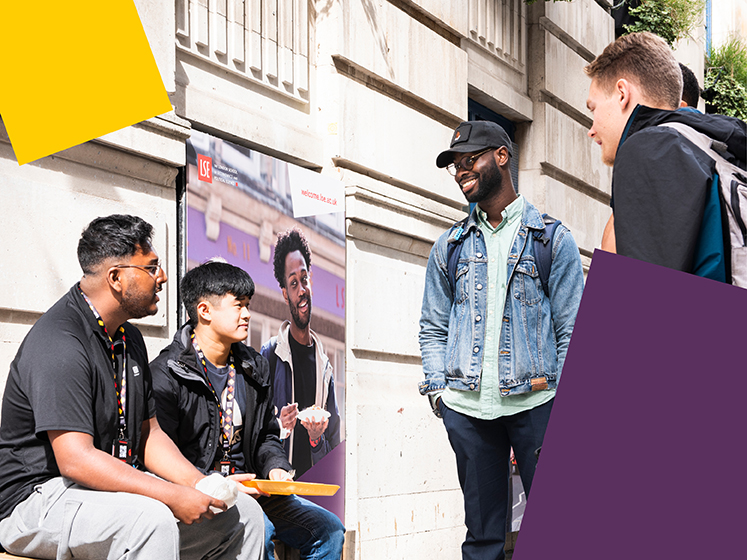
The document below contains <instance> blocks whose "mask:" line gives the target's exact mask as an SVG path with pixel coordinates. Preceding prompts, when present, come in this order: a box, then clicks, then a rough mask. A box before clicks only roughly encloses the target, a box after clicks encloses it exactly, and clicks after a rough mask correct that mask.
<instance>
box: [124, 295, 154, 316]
mask: <svg viewBox="0 0 747 560" xmlns="http://www.w3.org/2000/svg"><path fill="white" fill-rule="evenodd" d="M154 299H155V298H154V297H153V294H152V293H151V292H144V291H140V290H134V289H129V290H127V291H126V292H125V293H124V297H123V298H122V303H121V307H122V310H123V311H124V312H125V313H127V316H128V317H130V318H131V319H141V318H143V317H147V316H149V315H155V314H156V313H157V312H158V307H155V309H154Z"/></svg>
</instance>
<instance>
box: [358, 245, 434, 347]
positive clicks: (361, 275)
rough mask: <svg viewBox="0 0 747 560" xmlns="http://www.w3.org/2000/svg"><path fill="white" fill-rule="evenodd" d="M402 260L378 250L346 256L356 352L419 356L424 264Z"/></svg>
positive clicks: (360, 251)
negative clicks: (353, 277) (350, 269)
mask: <svg viewBox="0 0 747 560" xmlns="http://www.w3.org/2000/svg"><path fill="white" fill-rule="evenodd" d="M363 245H364V244H356V248H358V249H360V247H361V246H363ZM402 257H403V256H402V255H398V254H397V253H396V252H392V254H391V255H386V254H382V251H379V250H371V251H368V250H354V249H352V250H349V251H348V266H349V267H350V266H352V267H353V269H354V270H355V274H356V281H355V283H354V285H353V287H350V286H348V288H347V289H348V298H347V301H348V308H349V314H348V328H351V327H352V328H353V329H354V332H355V338H354V339H353V344H354V346H355V348H360V349H364V350H368V351H372V352H385V353H388V354H404V355H410V356H419V355H420V350H419V345H418V341H417V335H418V319H419V317H420V305H421V302H422V294H423V286H424V277H425V268H424V267H425V262H423V260H422V259H414V258H402ZM400 259H402V260H400ZM372 302H380V303H379V304H376V305H372ZM351 323H352V324H351Z"/></svg>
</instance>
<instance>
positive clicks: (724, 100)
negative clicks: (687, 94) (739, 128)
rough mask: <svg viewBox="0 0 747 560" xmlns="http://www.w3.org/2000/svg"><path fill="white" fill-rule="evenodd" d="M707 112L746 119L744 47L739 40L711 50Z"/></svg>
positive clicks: (746, 57)
mask: <svg viewBox="0 0 747 560" xmlns="http://www.w3.org/2000/svg"><path fill="white" fill-rule="evenodd" d="M706 67H707V68H708V69H707V70H706V76H705V80H704V86H705V91H703V99H705V100H706V110H707V112H709V113H719V114H721V115H729V116H731V117H738V118H740V119H742V120H747V44H745V42H744V41H742V40H740V39H739V38H738V37H732V38H730V39H729V40H728V41H727V42H726V43H725V44H724V45H722V46H720V47H717V48H713V49H711V56H710V57H709V58H708V59H707V60H706Z"/></svg>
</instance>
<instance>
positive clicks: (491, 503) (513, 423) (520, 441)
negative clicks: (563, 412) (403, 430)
mask: <svg viewBox="0 0 747 560" xmlns="http://www.w3.org/2000/svg"><path fill="white" fill-rule="evenodd" d="M553 401H554V399H553V400H551V401H549V402H546V403H545V404H543V405H540V406H538V407H536V408H533V409H531V410H526V411H524V412H519V413H518V414H512V415H510V416H503V417H501V418H496V419H495V420H480V419H477V418H472V417H470V416H466V415H464V414H461V413H459V412H456V411H454V410H451V409H450V408H448V407H447V406H446V405H445V404H444V403H443V402H442V401H441V400H439V401H438V406H439V412H440V413H441V416H442V418H443V421H444V426H445V427H446V432H447V433H448V435H449V442H450V443H451V447H452V448H453V449H454V453H456V460H457V471H458V474H459V484H460V486H461V487H462V493H463V494H464V520H465V524H466V525H467V537H466V538H465V541H464V543H463V544H462V558H463V559H464V560H503V559H504V558H505V553H504V551H503V547H504V545H505V542H506V517H507V514H508V507H509V503H508V485H509V483H510V480H509V474H510V472H509V457H510V450H511V447H513V449H514V456H515V457H516V463H517V465H518V467H519V474H520V475H521V482H522V484H523V485H524V491H525V492H526V495H527V497H528V496H529V491H530V490H531V488H532V479H533V478H534V470H535V469H536V467H537V456H536V454H535V451H536V450H537V449H538V448H539V447H541V446H542V440H543V439H544V437H545V430H546V429H547V422H548V420H549V419H550V411H551V410H552V403H553Z"/></svg>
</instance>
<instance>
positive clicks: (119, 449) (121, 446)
mask: <svg viewBox="0 0 747 560" xmlns="http://www.w3.org/2000/svg"><path fill="white" fill-rule="evenodd" d="M112 455H113V456H114V457H115V458H116V459H119V460H120V461H122V462H124V463H127V464H128V465H131V464H132V449H131V448H130V441H129V440H127V439H121V438H116V439H115V440H114V443H113V444H112Z"/></svg>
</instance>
